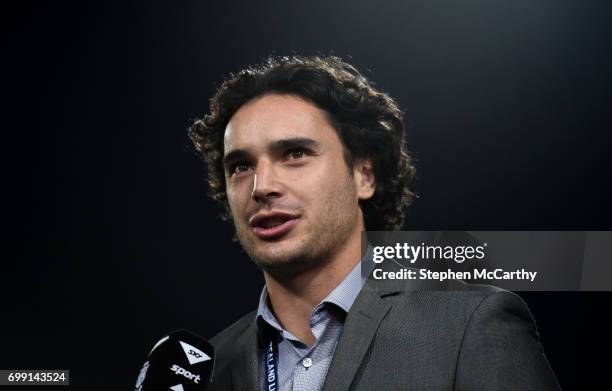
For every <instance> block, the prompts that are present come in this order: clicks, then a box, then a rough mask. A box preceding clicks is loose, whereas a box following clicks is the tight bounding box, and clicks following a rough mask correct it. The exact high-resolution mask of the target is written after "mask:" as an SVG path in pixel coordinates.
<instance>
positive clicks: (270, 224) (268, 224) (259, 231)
mask: <svg viewBox="0 0 612 391" xmlns="http://www.w3.org/2000/svg"><path fill="white" fill-rule="evenodd" d="M298 219H299V216H297V215H294V214H291V213H286V212H267V213H258V214H256V215H255V216H253V217H252V218H251V219H250V221H249V225H250V226H251V229H252V230H253V232H254V233H255V235H256V236H257V237H258V238H260V239H276V238H279V237H281V236H283V235H285V234H287V233H288V232H289V231H291V229H292V228H293V227H294V226H295V225H296V224H297V222H298Z"/></svg>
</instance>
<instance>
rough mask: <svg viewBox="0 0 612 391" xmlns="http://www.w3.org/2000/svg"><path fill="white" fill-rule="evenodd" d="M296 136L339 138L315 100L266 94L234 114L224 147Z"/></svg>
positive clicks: (248, 144)
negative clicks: (314, 102) (312, 101)
mask: <svg viewBox="0 0 612 391" xmlns="http://www.w3.org/2000/svg"><path fill="white" fill-rule="evenodd" d="M294 137H305V138H311V139H315V140H320V141H326V140H327V141H330V140H332V139H336V140H337V141H339V139H337V135H336V131H335V130H334V128H333V127H332V126H331V124H330V123H329V121H328V120H327V117H326V115H325V112H324V111H323V110H321V109H319V108H318V107H317V106H315V105H314V104H313V103H310V102H308V101H306V100H303V99H301V98H299V97H296V96H293V95H279V94H273V95H265V96H262V97H258V98H255V99H253V100H252V101H249V102H247V103H246V104H244V105H243V106H242V107H241V108H240V109H239V110H238V111H237V112H236V113H235V114H234V115H233V116H232V118H231V119H230V121H229V123H228V124H227V127H226V128H225V134H224V146H225V151H229V150H231V149H236V148H248V147H253V148H256V147H257V146H264V145H267V144H269V143H270V142H272V141H276V140H280V139H286V138H294Z"/></svg>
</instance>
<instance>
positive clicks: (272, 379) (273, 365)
mask: <svg viewBox="0 0 612 391" xmlns="http://www.w3.org/2000/svg"><path fill="white" fill-rule="evenodd" d="M277 384H278V342H277V340H276V338H270V340H269V341H268V344H267V345H266V391H276V390H277Z"/></svg>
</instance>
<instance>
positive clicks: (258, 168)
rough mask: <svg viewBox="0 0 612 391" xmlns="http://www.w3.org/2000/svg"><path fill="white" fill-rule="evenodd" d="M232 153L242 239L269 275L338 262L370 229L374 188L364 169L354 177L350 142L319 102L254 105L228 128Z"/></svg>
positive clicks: (229, 164) (231, 193)
mask: <svg viewBox="0 0 612 391" xmlns="http://www.w3.org/2000/svg"><path fill="white" fill-rule="evenodd" d="M224 151H225V154H224V166H225V178H226V184H227V198H228V203H229V206H230V210H231V214H232V218H233V220H234V225H235V228H236V233H237V236H238V239H239V240H240V242H241V244H242V246H243V247H244V249H245V250H246V252H247V253H248V254H249V256H250V257H251V258H252V259H253V260H254V261H255V262H256V263H257V264H258V265H260V266H261V267H262V268H263V269H264V270H268V271H270V270H274V269H278V270H282V269H284V270H291V269H292V268H293V269H296V270H297V269H302V268H304V267H308V265H314V264H316V261H317V260H325V259H330V258H331V257H332V256H333V254H335V253H336V252H337V251H338V250H339V249H340V248H342V246H343V244H345V243H346V241H347V239H348V238H349V237H352V235H354V233H355V232H357V234H359V232H360V231H361V230H363V224H362V214H361V209H360V208H359V204H358V202H359V199H365V198H369V197H371V195H372V193H373V185H372V183H366V182H367V180H365V181H364V177H363V176H362V174H361V172H360V171H359V170H357V169H353V171H352V173H353V174H352V175H351V171H349V169H348V167H347V164H346V162H345V160H344V157H343V145H342V142H341V141H340V139H339V137H338V135H337V133H336V131H335V130H334V128H333V127H332V126H331V125H330V123H329V122H328V120H327V118H326V117H325V114H324V112H323V111H321V110H320V109H319V108H318V107H316V106H315V105H313V104H312V103H309V102H307V101H305V100H302V99H300V98H298V97H295V96H292V95H278V94H272V95H265V96H263V97H259V98H256V99H254V100H252V101H250V102H248V103H247V104H245V105H243V106H242V107H241V108H240V109H239V110H238V111H237V112H236V113H235V114H234V116H233V117H232V118H231V120H230V122H229V123H228V125H227V128H226V130H225V136H224ZM366 179H367V178H366ZM364 183H366V185H364ZM287 268H289V269H287Z"/></svg>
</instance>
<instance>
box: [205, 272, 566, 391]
mask: <svg viewBox="0 0 612 391" xmlns="http://www.w3.org/2000/svg"><path fill="white" fill-rule="evenodd" d="M382 265H384V266H383V268H384V269H386V270H393V269H394V268H396V267H397V266H395V265H394V263H393V262H387V261H386V262H384V263H383V264H382ZM425 284H428V285H431V283H421V284H420V285H419V283H414V282H410V283H407V282H406V281H405V280H373V279H372V278H371V277H370V279H369V280H368V281H367V282H366V284H365V285H364V287H363V289H362V290H361V292H360V293H359V295H358V296H357V299H356V300H355V302H354V304H353V306H352V307H351V310H350V311H349V313H348V315H347V317H346V321H345V325H344V330H343V333H342V336H341V337H340V340H339V342H338V345H337V347H336V351H335V353H334V357H333V360H332V363H331V365H330V367H329V371H328V373H327V377H326V380H325V384H324V386H323V390H324V391H336V390H364V391H365V390H521V391H524V390H558V389H560V387H559V384H558V382H557V379H556V377H555V375H554V373H553V371H552V369H551V368H550V365H549V364H548V361H547V360H546V357H545V355H544V352H543V350H542V347H541V345H540V343H539V336H538V332H537V330H536V326H535V322H534V320H533V318H532V316H531V313H530V312H529V309H528V308H527V306H526V304H525V303H524V301H523V300H522V299H521V298H520V297H519V296H518V295H516V294H514V293H512V292H509V291H505V290H502V289H500V288H495V287H492V286H486V285H469V284H465V283H463V282H459V281H451V282H448V283H446V284H438V285H436V286H424V285H425ZM254 317H255V311H253V312H251V313H249V314H247V315H246V316H244V317H243V318H242V319H240V320H238V321H237V322H236V323H234V324H233V325H231V326H229V327H228V328H227V329H225V330H223V331H222V332H221V333H219V334H218V335H217V336H215V337H214V338H213V339H212V340H211V342H212V344H213V345H214V347H215V354H216V362H215V369H214V374H213V379H212V384H210V385H209V388H207V390H249V391H256V390H259V373H258V357H257V343H258V340H257V330H256V325H255V319H254ZM280 391H282V390H280Z"/></svg>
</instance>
